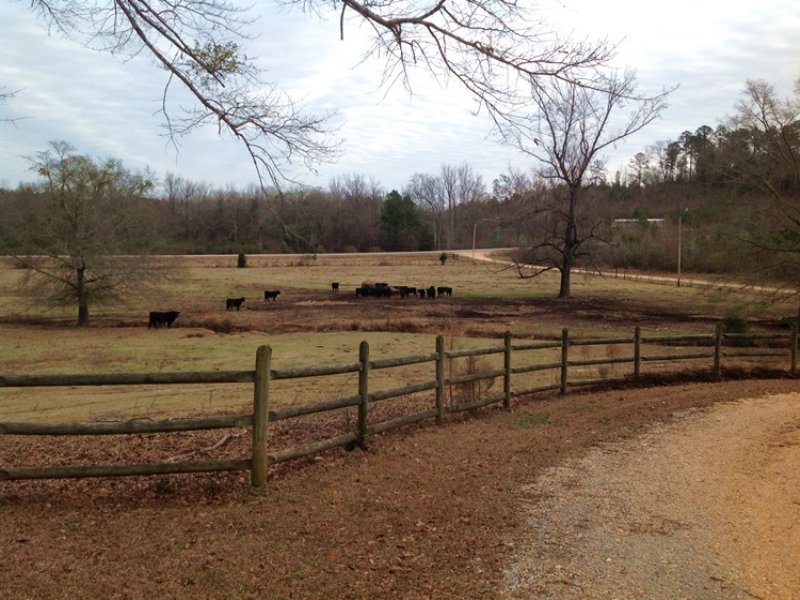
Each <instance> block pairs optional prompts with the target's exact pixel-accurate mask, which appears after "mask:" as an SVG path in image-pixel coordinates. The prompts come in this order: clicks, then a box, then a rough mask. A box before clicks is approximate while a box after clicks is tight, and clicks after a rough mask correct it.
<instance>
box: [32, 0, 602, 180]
mask: <svg viewBox="0 0 800 600" xmlns="http://www.w3.org/2000/svg"><path fill="white" fill-rule="evenodd" d="M282 3H283V4H286V5H291V6H295V7H298V8H299V9H301V10H304V11H306V12H309V13H312V14H319V15H320V16H327V15H326V13H334V14H336V13H338V16H339V28H340V35H341V36H342V37H344V35H345V25H346V24H347V25H349V24H350V23H355V25H354V27H353V28H352V29H353V30H354V31H358V32H359V33H360V32H364V31H366V32H371V45H370V48H369V50H368V52H367V54H368V56H371V57H379V58H382V59H384V60H385V69H384V79H385V82H387V83H388V84H391V83H392V82H394V81H397V80H401V81H402V82H403V83H404V85H406V86H407V87H408V89H411V72H412V71H413V69H414V68H416V67H421V68H422V69H423V70H424V71H427V72H429V73H432V74H433V75H434V76H436V77H438V78H440V79H453V80H455V81H456V82H458V83H459V84H460V85H461V86H463V87H464V88H466V89H467V90H468V91H469V92H470V93H472V94H473V95H474V97H475V98H476V99H477V101H478V103H479V107H480V108H483V109H485V110H487V111H488V113H489V115H490V116H491V117H492V118H493V119H495V120H503V119H504V118H505V115H506V114H507V113H508V111H509V110H510V108H511V107H512V106H514V105H515V103H516V102H518V101H520V100H521V99H520V97H519V95H518V93H517V92H518V90H519V89H520V86H522V87H523V89H524V87H525V86H527V85H529V84H530V83H532V82H535V81H539V80H540V79H542V78H545V79H546V78H555V79H558V80H561V81H570V82H579V81H581V80H582V78H583V74H582V73H581V71H582V70H584V69H588V70H592V69H595V68H597V67H598V66H601V65H603V64H604V63H606V62H607V61H608V60H609V58H610V57H611V55H612V53H613V50H614V49H613V47H612V46H611V45H609V44H608V43H607V42H605V41H601V42H597V43H590V42H585V41H573V40H571V39H562V38H560V37H558V35H556V34H555V33H551V32H550V31H551V30H550V28H549V27H548V26H547V25H546V24H544V23H543V22H542V20H541V19H537V18H536V16H535V15H531V14H530V13H529V12H527V11H526V10H525V9H524V8H523V7H522V6H521V5H520V4H518V3H517V2H516V1H515V0H452V1H448V2H444V1H443V0H442V1H438V2H434V3H431V4H427V5H420V4H419V3H418V2H415V1H414V0H386V1H384V2H373V1H370V0H333V1H332V2H328V1H326V0H283V2H282ZM31 4H32V7H33V8H34V9H35V10H36V11H37V12H38V13H39V14H40V15H41V17H42V18H43V19H44V20H45V22H46V23H47V24H48V26H50V27H51V28H56V29H58V30H61V31H63V32H65V33H67V34H69V35H74V36H77V37H79V38H80V39H82V40H83V42H84V43H86V44H87V45H89V46H91V47H95V48H99V49H102V50H106V51H110V52H113V53H116V54H122V55H128V56H133V55H137V54H149V55H150V56H151V57H152V58H153V59H154V60H155V61H156V63H157V64H159V65H160V66H162V67H163V68H164V69H166V71H167V73H168V76H167V81H166V86H165V89H164V100H163V113H164V117H165V119H166V122H167V125H168V127H169V131H170V133H171V135H173V136H179V135H183V134H185V133H188V132H189V131H191V130H192V129H194V128H195V127H197V126H199V125H203V124H206V123H215V124H217V125H218V127H219V129H220V130H221V131H222V130H224V131H227V132H228V133H229V134H231V135H233V136H234V137H235V138H237V139H238V140H239V141H241V143H243V144H244V146H245V147H246V149H247V151H248V152H249V154H250V157H251V159H252V161H253V164H254V165H255V168H256V170H257V172H258V175H259V177H260V179H261V181H262V185H265V184H269V186H275V187H280V186H279V183H280V182H281V181H284V180H285V178H287V176H288V170H287V169H288V167H289V166H293V165H295V164H297V163H303V164H304V165H305V166H306V167H309V168H313V166H314V165H316V164H318V163H319V162H321V161H327V160H332V159H335V157H336V156H337V146H336V144H335V143H332V142H331V136H332V134H333V133H334V132H333V130H332V129H331V128H330V126H329V125H328V123H329V121H328V118H329V117H330V116H331V115H330V114H323V115H319V116H316V115H313V114H311V113H309V112H307V111H306V109H305V107H303V106H301V105H299V104H297V103H296V102H295V101H294V100H293V99H292V98H290V97H289V96H288V95H287V94H285V93H283V92H281V91H280V89H279V87H278V86H277V84H274V83H270V82H266V81H264V80H263V77H262V74H261V73H260V72H259V70H258V69H257V68H256V64H255V62H254V60H253V59H252V58H251V57H249V56H247V54H246V53H245V51H244V45H245V44H246V41H247V37H246V33H243V32H245V31H246V29H247V27H248V26H250V25H252V21H251V19H250V18H249V17H248V15H247V12H246V9H242V8H239V7H238V6H237V5H235V4H233V3H229V2H226V1H225V0H148V1H145V0H96V1H95V2H83V1H82V0H31ZM363 24H365V25H366V27H361V26H360V25H363ZM175 82H177V83H178V84H180V85H181V86H182V87H183V88H185V89H186V90H187V91H188V92H189V93H190V94H191V95H192V96H193V97H194V99H195V100H196V103H195V105H194V106H190V107H188V108H187V109H185V110H184V111H183V112H180V111H181V110H183V109H182V107H178V109H177V111H178V112H177V113H176V109H175V107H173V106H172V105H171V104H170V101H169V100H170V95H169V91H170V87H171V86H172V84H173V83H175Z"/></svg>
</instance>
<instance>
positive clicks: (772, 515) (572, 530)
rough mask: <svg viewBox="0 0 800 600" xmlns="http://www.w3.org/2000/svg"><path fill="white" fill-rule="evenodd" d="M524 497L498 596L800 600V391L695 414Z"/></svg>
mask: <svg viewBox="0 0 800 600" xmlns="http://www.w3.org/2000/svg"><path fill="white" fill-rule="evenodd" d="M663 393H664V394H669V393H670V392H669V390H668V389H665V390H663ZM523 494H524V496H525V497H526V499H527V503H526V505H527V509H526V510H527V511H528V513H529V514H528V517H527V524H528V526H527V528H526V530H525V531H524V532H520V533H519V535H517V536H516V538H515V539H514V540H513V543H514V544H515V557H514V561H513V563H512V565H511V566H510V568H509V569H508V570H507V571H506V575H505V582H504V586H503V590H502V592H501V594H500V595H501V597H504V598H542V599H544V598H548V599H549V598H553V599H556V598H558V599H570V598H582V599H584V598H616V599H623V598H624V599H633V598H637V599H653V600H655V599H677V598H687V599H688V598H691V599H706V598H707V599H712V598H713V599H720V598H723V599H738V598H745V599H750V598H762V599H766V598H770V599H797V598H800V394H781V395H772V396H766V397H761V398H754V399H749V400H743V401H736V402H731V403H722V404H717V405H715V406H713V407H712V408H709V409H698V410H693V411H689V412H687V413H686V414H685V415H684V416H683V417H682V418H680V419H679V420H677V421H675V422H672V423H671V424H668V425H658V426H656V427H654V428H653V429H650V430H648V431H647V432H646V433H644V434H642V435H639V436H636V437H634V438H630V439H627V440H624V441H622V442H619V443H614V444H608V445H604V446H601V447H597V448H595V449H593V450H590V451H589V452H588V454H586V455H584V456H583V457H582V458H579V459H574V460H571V461H568V462H567V463H565V464H562V465H561V466H559V467H557V468H552V469H549V470H548V471H547V472H546V473H545V474H544V475H543V476H542V477H540V478H538V479H537V480H536V481H535V482H533V483H532V484H531V485H530V486H527V487H526V488H525V489H524V490H523Z"/></svg>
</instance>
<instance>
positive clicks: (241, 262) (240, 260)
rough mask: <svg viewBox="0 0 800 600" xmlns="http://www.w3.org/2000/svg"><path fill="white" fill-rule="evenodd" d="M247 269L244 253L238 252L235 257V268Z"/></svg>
mask: <svg viewBox="0 0 800 600" xmlns="http://www.w3.org/2000/svg"><path fill="white" fill-rule="evenodd" d="M245 267H247V256H246V255H245V253H244V252H239V256H238V257H236V268H238V269H244V268H245Z"/></svg>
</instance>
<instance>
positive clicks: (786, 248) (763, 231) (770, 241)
mask: <svg viewBox="0 0 800 600" xmlns="http://www.w3.org/2000/svg"><path fill="white" fill-rule="evenodd" d="M731 123H732V125H733V127H734V129H732V130H731V131H729V132H727V134H726V135H725V136H724V137H723V139H722V140H721V142H720V150H721V155H722V160H723V162H724V169H725V175H726V176H727V178H729V179H731V180H733V181H735V182H736V183H737V184H739V185H740V186H744V187H745V188H747V189H750V190H751V191H753V192H755V198H754V199H752V200H751V201H750V202H749V206H748V208H749V209H750V210H749V212H750V214H749V216H748V220H747V223H746V224H745V227H746V233H745V241H746V242H747V246H748V247H749V248H748V249H749V254H750V255H751V256H752V257H753V258H755V259H756V260H757V263H758V264H759V267H760V268H759V271H760V273H759V275H760V276H764V275H767V276H771V277H774V276H775V275H777V276H778V278H779V279H782V280H784V281H786V280H794V281H797V279H798V278H800V260H799V259H800V80H798V81H797V83H796V84H795V94H794V96H793V97H787V98H780V97H779V96H778V95H777V93H776V92H775V89H774V88H773V87H772V86H771V85H770V84H768V83H767V82H766V81H763V80H751V81H748V82H747V84H746V86H745V90H744V98H743V99H742V100H741V101H740V102H739V104H738V105H737V113H736V114H735V115H734V117H733V119H732V121H731Z"/></svg>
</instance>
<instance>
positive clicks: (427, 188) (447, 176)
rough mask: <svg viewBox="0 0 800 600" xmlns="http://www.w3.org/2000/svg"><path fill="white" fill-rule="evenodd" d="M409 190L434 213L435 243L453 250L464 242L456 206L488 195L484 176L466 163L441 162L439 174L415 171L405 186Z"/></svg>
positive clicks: (438, 246) (438, 247)
mask: <svg viewBox="0 0 800 600" xmlns="http://www.w3.org/2000/svg"><path fill="white" fill-rule="evenodd" d="M405 191H406V193H407V194H408V195H410V196H412V197H413V198H415V199H416V201H417V202H418V203H419V204H421V205H422V206H427V207H428V208H429V209H430V210H431V212H432V214H433V219H434V223H433V233H434V245H435V246H436V248H437V249H447V250H451V249H453V248H455V247H456V245H458V243H459V240H458V236H459V234H461V237H462V239H461V241H460V242H461V243H462V244H463V243H464V240H463V232H462V231H461V228H460V223H459V222H458V221H459V211H457V210H456V207H457V206H459V205H461V204H464V203H466V202H472V201H473V200H478V199H480V198H483V197H484V196H485V195H486V186H485V185H484V183H483V177H481V176H480V175H478V174H476V173H475V171H473V169H472V167H471V166H470V165H469V164H467V163H466V162H465V163H462V164H461V165H458V166H453V165H446V164H443V165H441V167H440V169H439V174H438V175H431V174H420V173H416V174H414V175H413V176H412V177H411V181H410V182H409V184H408V186H406V190H405Z"/></svg>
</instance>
